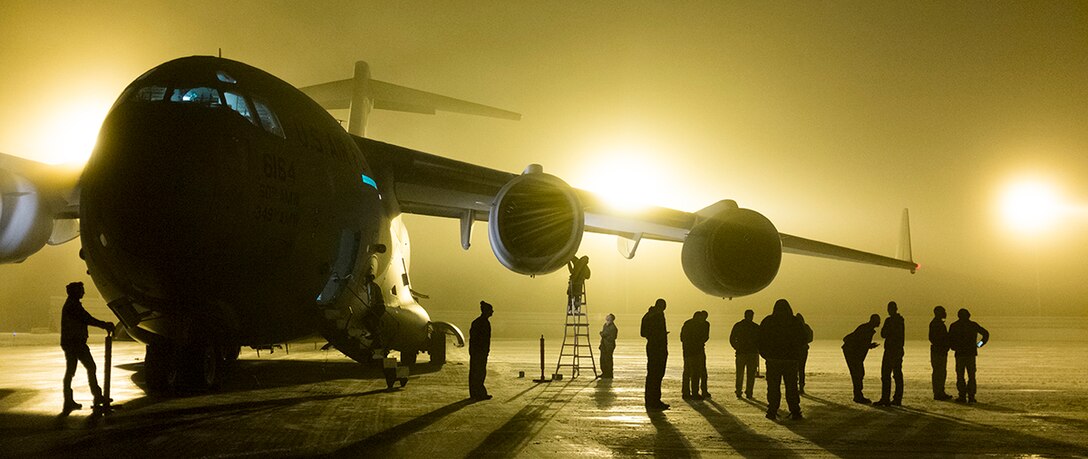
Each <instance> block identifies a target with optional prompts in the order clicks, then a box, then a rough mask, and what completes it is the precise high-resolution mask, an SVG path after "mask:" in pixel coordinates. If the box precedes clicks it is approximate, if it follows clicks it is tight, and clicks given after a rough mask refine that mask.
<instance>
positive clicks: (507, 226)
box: [487, 172, 585, 275]
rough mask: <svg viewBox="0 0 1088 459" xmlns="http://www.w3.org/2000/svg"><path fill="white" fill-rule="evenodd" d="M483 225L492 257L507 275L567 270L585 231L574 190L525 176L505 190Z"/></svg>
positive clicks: (554, 179)
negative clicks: (486, 225) (485, 227)
mask: <svg viewBox="0 0 1088 459" xmlns="http://www.w3.org/2000/svg"><path fill="white" fill-rule="evenodd" d="M488 219H489V224H488V228H487V234H488V239H490V241H491V250H492V251H493V252H494V253H495V257H496V258H498V259H499V262H500V263H502V264H503V266H506V267H507V268H509V269H510V270H511V271H514V272H517V273H520V274H528V275H535V274H547V273H550V272H553V271H555V270H557V269H559V268H561V267H563V266H564V265H566V263H567V261H569V260H570V259H571V258H573V257H574V254H575V252H577V250H578V246H579V245H580V244H581V243H582V232H583V231H584V230H585V213H584V212H583V210H582V204H581V201H580V200H579V199H578V196H576V195H575V194H574V190H573V189H571V187H570V185H567V183H566V182H564V181H563V180H562V179H560V178H558V177H556V176H554V175H549V174H545V173H543V172H532V173H526V174H523V175H521V176H518V177H516V178H514V179H513V180H511V181H510V182H508V183H507V184H506V185H504V186H503V187H502V189H500V190H499V193H498V195H496V196H495V202H494V204H493V205H492V206H491V213H490V214H489V218H488Z"/></svg>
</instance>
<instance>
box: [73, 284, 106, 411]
mask: <svg viewBox="0 0 1088 459" xmlns="http://www.w3.org/2000/svg"><path fill="white" fill-rule="evenodd" d="M65 289H66V290H67V292H68V299H66V300H65V301H64V306H63V307H62V308H61V313H60V348H61V349H62V350H63V351H64V361H65V364H66V366H65V370H64V409H63V413H62V414H68V413H71V412H72V411H74V410H78V409H81V408H83V405H81V404H79V403H76V401H75V397H74V394H73V393H72V377H73V376H75V374H76V364H77V363H82V364H83V368H85V369H86V370H87V385H88V386H90V387H91V394H93V395H94V404H95V405H102V404H104V403H105V401H106V399H105V397H103V395H102V388H101V387H99V386H98V378H97V376H96V375H95V373H96V372H97V371H98V369H97V368H96V367H95V364H94V357H92V356H91V349H90V348H88V347H87V326H88V325H93V326H95V327H98V328H101V329H103V330H106V331H107V332H110V333H112V332H113V329H114V326H113V323H112V322H106V321H102V320H98V319H95V318H94V317H93V316H91V314H90V313H89V312H87V310H86V309H83V303H81V302H80V301H79V300H80V299H81V298H83V294H84V290H83V283H82V282H72V283H70V284H68V286H67V287H66V288H65Z"/></svg>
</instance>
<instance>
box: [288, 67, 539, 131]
mask: <svg viewBox="0 0 1088 459" xmlns="http://www.w3.org/2000/svg"><path fill="white" fill-rule="evenodd" d="M367 76H369V75H367ZM355 81H356V78H349V79H345V80H339V81H333V82H329V83H323V84H317V85H313V86H306V87H303V88H299V90H301V91H302V92H303V93H305V94H306V95H307V96H310V98H311V99H313V100H314V101H315V102H317V103H318V104H320V105H321V106H322V107H324V108H325V109H327V110H341V109H348V108H351V100H352V95H353V91H354V90H355V84H356V83H355ZM363 84H364V85H365V86H366V87H367V88H366V89H367V91H366V96H367V97H368V98H369V99H370V101H371V102H372V103H373V104H374V108H376V109H381V110H392V111H399V112H410V113H422V114H428V115H431V114H434V113H435V112H436V111H443V112H452V113H462V114H466V115H477V116H487V117H491V118H502V119H507V120H515V121H516V120H520V119H521V114H519V113H514V112H511V111H509V110H503V109H500V108H495V107H490V106H487V105H483V104H477V103H475V102H469V101H466V100H461V99H455V98H453V97H447V96H443V95H439V94H434V93H430V92H426V91H420V90H418V89H412V88H407V87H404V86H399V85H395V84H392V83H386V82H384V81H378V80H372V79H367V80H364V82H363Z"/></svg>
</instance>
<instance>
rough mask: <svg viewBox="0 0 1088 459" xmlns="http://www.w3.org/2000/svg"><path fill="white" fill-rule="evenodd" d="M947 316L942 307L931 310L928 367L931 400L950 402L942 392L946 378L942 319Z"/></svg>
mask: <svg viewBox="0 0 1088 459" xmlns="http://www.w3.org/2000/svg"><path fill="white" fill-rule="evenodd" d="M947 315H948V314H947V313H946V312H945V310H944V306H937V307H935V308H933V320H931V321H929V365H930V366H931V367H933V400H951V399H952V396H951V395H948V392H945V390H944V380H945V378H946V377H947V376H948V329H947V328H945V325H944V318H945V317H946V316H947Z"/></svg>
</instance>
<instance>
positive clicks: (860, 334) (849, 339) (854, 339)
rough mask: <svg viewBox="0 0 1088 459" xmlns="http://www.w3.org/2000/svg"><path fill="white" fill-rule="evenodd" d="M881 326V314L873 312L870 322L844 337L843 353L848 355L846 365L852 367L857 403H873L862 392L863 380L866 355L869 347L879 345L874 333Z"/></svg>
mask: <svg viewBox="0 0 1088 459" xmlns="http://www.w3.org/2000/svg"><path fill="white" fill-rule="evenodd" d="M879 326H880V316H879V315H877V314H873V315H872V316H869V321H868V322H865V323H863V324H861V325H858V328H855V329H854V331H852V332H850V334H848V335H846V336H844V337H843V338H842V355H843V356H844V357H846V367H847V368H849V369H850V381H851V382H852V383H853V384H854V401H855V402H857V403H865V404H869V403H873V401H872V400H869V399H867V398H865V394H863V393H862V380H863V379H864V378H865V355H866V354H868V353H869V349H872V348H875V347H877V343H874V342H873V335H875V334H876V327H879Z"/></svg>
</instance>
